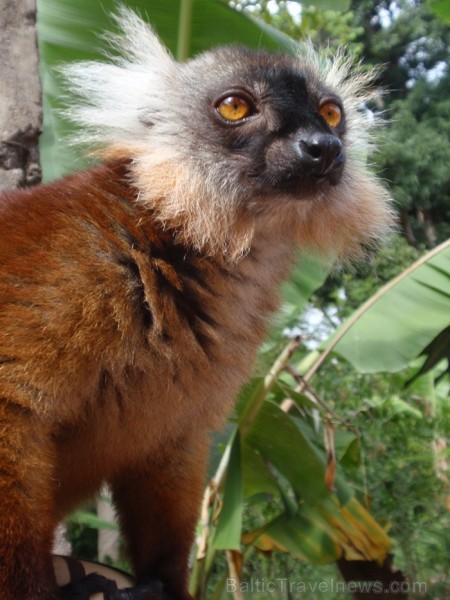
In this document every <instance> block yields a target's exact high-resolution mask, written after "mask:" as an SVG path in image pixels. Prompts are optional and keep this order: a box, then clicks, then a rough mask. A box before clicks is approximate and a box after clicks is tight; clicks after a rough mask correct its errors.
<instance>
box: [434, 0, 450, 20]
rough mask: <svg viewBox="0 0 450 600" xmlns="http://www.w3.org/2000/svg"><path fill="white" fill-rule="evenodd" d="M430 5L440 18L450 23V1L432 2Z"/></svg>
mask: <svg viewBox="0 0 450 600" xmlns="http://www.w3.org/2000/svg"><path fill="white" fill-rule="evenodd" d="M429 4H430V8H431V10H432V11H433V12H434V13H435V14H436V15H437V16H438V17H439V18H441V19H442V20H443V21H446V22H447V23H450V0H430V1H429Z"/></svg>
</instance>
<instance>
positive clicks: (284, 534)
mask: <svg viewBox="0 0 450 600" xmlns="http://www.w3.org/2000/svg"><path fill="white" fill-rule="evenodd" d="M264 534H265V535H266V536H269V537H270V538H272V540H273V541H275V542H276V544H277V545H280V546H282V547H283V548H284V549H285V550H286V551H287V552H289V553H290V554H292V556H296V557H298V558H301V559H303V560H307V561H309V562H310V563H312V564H327V563H330V562H334V561H335V560H337V559H338V558H339V556H340V554H341V553H342V551H341V550H340V548H339V546H338V545H337V544H336V542H335V541H334V540H333V537H332V536H331V535H330V533H329V532H328V531H327V526H326V524H325V523H324V522H323V519H322V518H321V516H320V515H319V513H317V512H316V513H309V514H301V512H298V513H297V514H296V515H294V516H291V517H289V516H288V515H281V516H280V517H279V518H277V519H276V520H274V521H272V523H270V524H269V526H268V527H267V528H266V529H265V531H264Z"/></svg>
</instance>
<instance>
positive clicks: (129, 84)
mask: <svg viewBox="0 0 450 600" xmlns="http://www.w3.org/2000/svg"><path fill="white" fill-rule="evenodd" d="M113 19H114V20H115V22H116V24H117V26H118V30H119V31H118V32H117V33H108V34H106V35H105V36H104V38H105V40H106V41H107V42H108V45H109V47H110V49H111V52H110V53H109V54H108V62H104V61H82V62H75V63H69V64H67V65H64V66H62V67H61V68H60V73H61V74H62V76H63V81H64V85H65V88H66V90H67V109H66V110H65V111H63V114H64V116H65V118H67V119H68V120H69V121H71V122H72V123H74V124H75V125H76V126H77V127H78V128H79V130H81V131H82V133H80V134H79V135H78V136H76V137H74V138H73V140H72V141H73V142H75V143H81V144H83V145H85V144H88V145H89V146H91V147H93V149H95V150H99V151H100V152H101V153H102V154H103V155H104V156H107V155H108V152H110V154H112V155H114V154H116V155H117V153H118V152H119V150H120V149H123V148H127V149H129V151H130V152H133V149H135V148H137V147H141V146H142V144H146V143H147V141H148V138H147V136H148V134H149V131H152V132H153V135H156V132H157V131H158V133H159V134H162V133H164V129H165V127H166V124H167V123H168V122H169V121H170V118H168V117H170V115H167V112H168V107H169V108H170V107H173V106H176V105H177V90H178V83H179V72H180V71H179V65H178V64H177V63H176V62H175V60H174V59H173V57H172V56H171V54H170V53H169V52H168V50H167V49H166V48H165V47H164V46H163V44H162V43H161V42H160V41H159V38H158V36H157V35H156V34H155V33H154V31H153V30H152V28H151V27H150V26H149V25H148V24H147V23H145V22H144V21H143V20H142V19H141V18H140V17H139V16H138V15H137V14H136V13H135V12H133V11H132V10H130V9H129V8H127V7H125V6H120V7H119V8H118V10H117V12H116V13H115V14H114V15H113ZM150 124H151V126H149V125H150Z"/></svg>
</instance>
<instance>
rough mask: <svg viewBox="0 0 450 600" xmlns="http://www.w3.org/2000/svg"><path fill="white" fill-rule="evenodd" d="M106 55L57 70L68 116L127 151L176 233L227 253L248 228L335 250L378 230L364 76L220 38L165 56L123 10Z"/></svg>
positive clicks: (340, 253)
mask: <svg viewBox="0 0 450 600" xmlns="http://www.w3.org/2000/svg"><path fill="white" fill-rule="evenodd" d="M117 21H118V23H119V25H120V27H121V30H122V34H120V35H118V36H115V37H111V38H110V40H111V43H112V45H113V47H114V48H115V49H116V50H117V51H118V56H116V57H114V59H112V64H105V63H100V62H99V63H92V62H91V63H77V64H73V65H70V66H68V67H67V68H65V69H64V71H65V75H66V78H67V79H68V80H69V82H70V86H71V90H72V92H73V93H74V95H75V97H77V98H78V99H79V101H78V102H77V103H74V105H73V106H72V107H71V108H70V109H69V110H68V112H67V114H68V115H69V117H70V118H71V119H72V120H73V121H75V122H76V123H78V124H80V125H81V126H82V127H83V133H82V135H81V136H80V139H82V140H83V141H89V142H91V143H94V144H97V145H98V146H99V147H101V149H102V154H103V155H104V156H105V157H120V158H127V159H129V160H130V161H131V167H130V173H131V177H132V180H133V183H134V184H135V185H136V187H137V189H138V190H139V194H138V201H140V202H143V203H145V204H146V205H147V206H148V207H149V208H150V209H151V210H152V211H153V212H154V214H155V215H156V216H157V218H159V219H160V220H161V221H162V223H163V224H164V226H166V227H168V228H171V229H173V231H174V232H175V235H176V236H177V237H179V238H180V239H181V240H182V241H183V242H184V243H187V244H189V245H191V246H192V247H194V248H196V249H199V250H202V251H206V252H208V253H218V252H220V253H223V254H224V255H226V256H227V257H228V258H229V259H231V260H235V259H238V258H239V257H240V256H242V255H243V254H245V252H246V251H247V250H248V249H249V248H250V247H251V244H252V240H253V238H254V235H255V232H258V231H260V230H261V231H264V230H266V231H270V232H271V233H272V235H276V236H284V237H285V238H292V240H293V241H295V242H296V243H297V244H298V245H299V246H300V247H302V248H305V249H308V250H317V251H319V252H321V253H324V254H328V255H333V256H337V257H340V258H345V257H353V256H358V255H359V254H360V253H361V248H363V247H367V245H370V244H371V243H373V242H374V241H377V240H378V239H379V238H380V237H383V236H384V235H385V233H386V231H387V229H388V228H389V224H390V222H391V214H390V209H389V197H388V195H387V193H386V192H385V191H384V190H383V188H382V187H381V186H380V185H379V184H378V183H377V182H376V181H375V180H374V178H373V177H372V176H371V175H370V174H369V172H368V171H367V168H366V166H365V161H366V158H367V152H368V147H369V145H370V135H369V129H370V126H371V125H372V123H373V119H369V118H367V116H366V115H364V114H363V113H361V112H360V110H359V107H360V106H361V105H362V104H363V103H364V102H365V101H366V100H367V98H368V91H367V90H368V87H369V84H370V81H371V76H370V74H367V73H366V74H364V73H363V72H362V71H361V69H360V68H359V67H355V68H354V69H353V68H352V66H351V64H350V62H349V61H347V60H345V58H344V57H343V55H338V56H336V57H335V58H334V60H333V62H330V61H327V60H326V59H325V58H323V57H321V56H320V55H319V54H318V53H316V52H315V51H314V50H313V49H312V48H311V47H310V46H307V47H306V48H305V49H304V51H303V53H302V54H301V55H299V56H296V57H294V56H285V55H280V54H270V53H267V52H254V51H251V50H248V49H245V48H240V47H224V48H218V49H215V50H212V51H209V52H205V53H204V54H201V55H200V56H198V57H196V58H194V59H192V60H190V61H187V62H186V63H181V64H180V63H177V62H175V61H174V60H173V58H172V57H171V56H170V55H169V53H168V52H167V51H166V49H165V48H164V47H163V46H162V45H161V44H160V42H159V41H158V39H157V37H156V36H155V34H154V33H153V31H152V30H151V29H150V28H149V27H148V25H146V24H145V23H144V22H143V21H142V20H141V19H140V18H139V17H138V16H137V15H135V14H134V13H133V12H131V11H130V10H128V9H126V8H122V9H121V10H120V12H119V14H118V16H117Z"/></svg>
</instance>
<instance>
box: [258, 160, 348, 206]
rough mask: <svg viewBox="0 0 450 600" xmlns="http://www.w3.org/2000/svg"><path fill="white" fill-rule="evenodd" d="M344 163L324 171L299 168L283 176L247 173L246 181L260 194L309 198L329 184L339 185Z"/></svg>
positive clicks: (298, 198) (297, 198) (300, 198)
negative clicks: (318, 171)
mask: <svg viewBox="0 0 450 600" xmlns="http://www.w3.org/2000/svg"><path fill="white" fill-rule="evenodd" d="M343 166H344V164H343V163H342V164H340V165H337V166H336V167H335V168H333V169H331V170H330V171H328V172H326V173H311V172H309V173H305V172H301V171H299V170H295V171H293V172H289V173H285V174H283V176H280V175H277V176H275V175H273V174H263V175H261V174H256V173H248V174H247V181H248V182H249V183H250V185H251V187H252V188H253V189H254V190H255V191H256V190H257V191H258V193H259V194H261V195H262V196H265V195H267V196H273V194H274V192H275V193H281V194H283V195H288V196H291V197H292V198H293V199H295V200H299V201H301V200H303V199H306V198H311V196H312V195H317V194H320V193H321V192H324V191H325V190H326V189H328V188H329V187H330V186H336V185H339V183H340V181H341V178H342V172H343Z"/></svg>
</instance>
